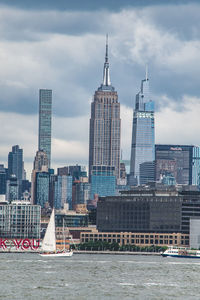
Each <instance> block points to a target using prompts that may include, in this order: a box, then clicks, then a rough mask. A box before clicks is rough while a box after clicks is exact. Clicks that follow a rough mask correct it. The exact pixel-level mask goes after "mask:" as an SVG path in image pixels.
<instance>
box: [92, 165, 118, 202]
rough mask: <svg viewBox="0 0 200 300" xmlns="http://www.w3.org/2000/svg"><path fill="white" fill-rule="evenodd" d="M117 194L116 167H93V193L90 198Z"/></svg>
mask: <svg viewBox="0 0 200 300" xmlns="http://www.w3.org/2000/svg"><path fill="white" fill-rule="evenodd" d="M115 194H116V176H115V167H110V166H93V168H92V171H91V193H90V198H91V199H94V198H95V195H99V196H114V195H115Z"/></svg>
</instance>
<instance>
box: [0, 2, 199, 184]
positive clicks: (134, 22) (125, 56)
mask: <svg viewBox="0 0 200 300" xmlns="http://www.w3.org/2000/svg"><path fill="white" fill-rule="evenodd" d="M160 3H162V4H160ZM199 15H200V4H199V3H198V1H184V0H183V1H178V0H177V1H175V0H173V1H170V0H168V1H165V0H163V1H153V0H146V1H145V0H135V1H134V0H119V1H118V0H107V1H106V0H101V1H97V0H94V1H91V0H84V1H82V0H79V1H78V0H74V1H71V0H70V1H68V0H63V1H62V0H60V1H59V0H58V1H53V0H48V1H47V0H46V1H45V0H43V1H41V0H35V1H32V0H24V1H23V0H15V1H13V0H0V126H1V130H0V141H1V142H0V163H4V164H5V166H7V155H8V152H9V151H10V150H11V147H12V145H16V144H18V145H19V146H20V147H22V148H23V149H24V161H25V168H26V170H27V175H28V177H29V178H30V171H31V169H32V163H33V159H34V156H35V153H36V150H37V146H38V94H39V89H40V88H49V89H52V90H53V122H52V167H54V168H57V167H60V166H64V165H68V164H74V163H79V164H81V165H87V162H88V140H89V118H90V103H91V101H92V97H93V94H94V91H95V89H97V88H98V87H99V86H100V84H101V82H102V71H103V63H104V56H105V36H106V33H108V35H109V61H110V73H111V81H112V84H113V85H114V86H115V88H116V90H117V91H118V94H119V101H120V103H121V119H122V150H123V159H129V158H130V148H131V130H132V128H131V127H132V114H133V107H134V102H135V94H136V93H137V92H138V91H139V89H140V83H141V79H143V78H144V76H145V65H146V64H148V66H149V78H150V85H151V98H152V99H153V100H155V102H156V114H155V117H156V143H171V144H173V143H174V144H175V143H177V144H178V143H179V144H195V145H200V134H199V131H200V122H199V113H200V30H199V28H200V18H199Z"/></svg>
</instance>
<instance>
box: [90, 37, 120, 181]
mask: <svg viewBox="0 0 200 300" xmlns="http://www.w3.org/2000/svg"><path fill="white" fill-rule="evenodd" d="M120 140H121V119H120V103H119V102H118V95H117V92H116V91H115V88H114V87H113V86H112V85H111V82H110V75H109V62H108V43H106V55H105V63H104V70H103V83H102V84H101V86H100V87H99V88H98V90H97V91H96V92H95V94H94V99H93V102H92V103H91V118H90V136H89V181H90V182H91V175H92V169H93V167H94V166H109V167H115V176H116V178H119V176H120V174H119V172H120Z"/></svg>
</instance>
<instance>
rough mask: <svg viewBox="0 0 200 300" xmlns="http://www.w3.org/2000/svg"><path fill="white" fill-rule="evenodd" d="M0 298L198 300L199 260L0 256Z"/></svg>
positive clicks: (97, 256)
mask: <svg viewBox="0 0 200 300" xmlns="http://www.w3.org/2000/svg"><path fill="white" fill-rule="evenodd" d="M0 299H3V300H4V299H5V300H8V299H9V300H13V299H17V300H24V299H26V300H29V299H30V300H40V299H41V300H45V299H48V300H51V299H52V300H54V299H57V300H60V299H67V300H71V299H75V300H76V299H77V300H78V299H80V300H96V299H99V300H101V299H109V300H112V299H120V300H124V299H139V300H146V299H148V300H149V299H152V300H158V299H159V300H161V299H181V300H183V299H186V300H190V299H191V300H194V299H200V259H199V260H198V259H196V260H195V259H184V258H162V257H160V256H140V255H139V256H134V255H100V254H99V255H91V254H74V255H73V256H72V257H65V258H43V257H40V256H39V255H38V254H19V253H18V254H14V253H1V254H0Z"/></svg>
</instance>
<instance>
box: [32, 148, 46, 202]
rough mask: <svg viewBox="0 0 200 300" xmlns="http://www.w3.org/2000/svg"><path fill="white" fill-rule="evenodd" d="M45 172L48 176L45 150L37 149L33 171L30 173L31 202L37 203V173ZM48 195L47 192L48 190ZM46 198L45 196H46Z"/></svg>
mask: <svg viewBox="0 0 200 300" xmlns="http://www.w3.org/2000/svg"><path fill="white" fill-rule="evenodd" d="M41 172H43V173H47V176H46V177H49V173H48V157H47V154H46V152H44V151H37V152H36V156H35V159H34V163H33V171H32V174H31V203H32V204H37V201H38V200H37V199H36V197H37V195H36V189H37V176H38V175H37V174H38V173H41ZM48 195H49V192H48ZM46 198H47V196H46Z"/></svg>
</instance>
